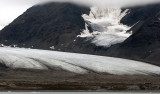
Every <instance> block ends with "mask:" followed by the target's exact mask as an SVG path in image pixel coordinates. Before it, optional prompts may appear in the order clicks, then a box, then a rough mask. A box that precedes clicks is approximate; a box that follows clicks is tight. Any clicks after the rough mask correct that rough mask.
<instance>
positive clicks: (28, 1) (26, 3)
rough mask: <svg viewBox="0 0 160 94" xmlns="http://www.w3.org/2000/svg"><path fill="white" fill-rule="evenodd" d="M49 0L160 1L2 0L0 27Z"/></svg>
mask: <svg viewBox="0 0 160 94" xmlns="http://www.w3.org/2000/svg"><path fill="white" fill-rule="evenodd" d="M48 1H58V2H64V1H67V2H75V3H78V4H82V5H89V6H91V5H98V6H135V5H143V4H150V3H156V2H160V0H0V27H4V26H6V25H8V24H9V23H11V22H12V21H13V20H14V19H15V18H17V17H18V16H19V15H21V14H23V12H25V11H26V10H27V9H28V8H29V7H31V6H33V5H35V4H39V3H44V2H48ZM0 29H1V28H0Z"/></svg>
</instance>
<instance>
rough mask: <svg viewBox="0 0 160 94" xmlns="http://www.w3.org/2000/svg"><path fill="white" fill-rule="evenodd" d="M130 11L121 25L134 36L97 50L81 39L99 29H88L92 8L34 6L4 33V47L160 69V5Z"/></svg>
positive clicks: (130, 9)
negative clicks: (114, 59) (109, 58)
mask: <svg viewBox="0 0 160 94" xmlns="http://www.w3.org/2000/svg"><path fill="white" fill-rule="evenodd" d="M126 9H129V11H127V14H126V15H125V16H124V17H123V18H122V19H121V20H120V23H121V24H123V25H126V26H129V27H131V28H130V30H128V31H127V32H130V31H132V32H133V34H132V35H131V36H130V37H129V38H127V39H126V40H125V41H124V42H122V43H118V44H115V45H112V46H110V47H104V46H96V45H95V44H94V43H92V38H88V37H87V38H86V37H85V38H81V37H77V35H80V34H81V32H82V31H83V30H84V29H86V27H87V28H88V29H87V30H89V33H92V32H93V30H95V28H92V27H91V26H89V25H88V26H86V24H88V23H90V22H89V21H88V22H86V21H85V19H84V18H83V16H82V15H83V14H87V15H89V13H90V8H87V7H81V6H77V5H74V4H70V3H49V4H45V5H37V6H33V7H32V8H30V9H28V10H27V11H26V12H25V13H24V14H22V15H21V16H19V17H18V18H17V19H16V20H14V21H13V22H12V23H11V24H9V25H8V26H6V27H5V28H4V29H3V30H1V32H0V36H1V37H0V43H2V44H5V45H14V44H17V45H18V46H19V47H29V48H30V47H32V48H36V49H48V50H51V49H54V50H60V51H68V52H78V53H86V54H98V55H107V56H114V57H122V58H128V59H134V60H141V61H145V62H148V63H151V64H155V65H159V66H160V63H159V62H160V59H159V57H160V4H155V5H146V6H139V7H131V8H123V9H122V12H123V11H125V10H126ZM93 16H94V15H93ZM121 24H120V25H121ZM91 25H93V24H91ZM94 25H95V24H94ZM100 30H101V29H100Z"/></svg>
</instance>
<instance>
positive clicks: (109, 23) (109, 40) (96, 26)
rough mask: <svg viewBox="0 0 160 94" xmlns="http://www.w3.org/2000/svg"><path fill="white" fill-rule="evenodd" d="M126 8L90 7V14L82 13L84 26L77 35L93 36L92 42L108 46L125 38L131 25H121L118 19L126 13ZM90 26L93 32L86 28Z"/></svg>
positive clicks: (128, 34) (82, 36)
mask: <svg viewBox="0 0 160 94" xmlns="http://www.w3.org/2000/svg"><path fill="white" fill-rule="evenodd" d="M127 11H128V10H127V9H126V10H125V11H123V12H122V10H121V8H118V7H117V8H98V7H92V8H91V11H90V14H89V15H86V14H83V15H82V17H83V18H84V20H85V21H86V24H87V25H86V27H85V30H83V32H82V33H81V34H80V35H78V37H81V38H84V37H93V38H92V39H93V41H92V43H94V44H96V45H97V46H105V47H110V46H111V45H114V44H117V43H121V42H123V41H124V40H126V39H127V38H128V37H129V36H130V35H131V33H126V31H127V30H129V29H130V28H131V27H129V26H126V25H123V24H122V23H120V20H121V19H122V18H123V17H124V16H125V15H126V14H127ZM88 26H90V27H91V28H92V30H93V32H90V31H89V30H88Z"/></svg>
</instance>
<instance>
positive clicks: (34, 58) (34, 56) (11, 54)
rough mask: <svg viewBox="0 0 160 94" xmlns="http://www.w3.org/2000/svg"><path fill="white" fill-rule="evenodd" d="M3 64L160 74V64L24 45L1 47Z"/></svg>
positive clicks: (72, 70) (18, 66)
mask: <svg viewBox="0 0 160 94" xmlns="http://www.w3.org/2000/svg"><path fill="white" fill-rule="evenodd" d="M0 63H3V64H5V65H6V66H8V67H10V68H27V69H54V68H57V67H58V68H62V69H64V70H67V71H70V72H75V73H82V74H83V73H88V72H99V73H100V72H106V73H110V74H116V75H134V74H136V75H139V74H140V75H152V74H156V75H160V67H158V66H154V65H150V64H147V63H143V62H138V61H132V60H127V59H120V58H112V57H104V56H95V55H86V54H76V53H66V52H56V51H47V50H36V49H23V48H6V47H4V48H3V47H1V48H0Z"/></svg>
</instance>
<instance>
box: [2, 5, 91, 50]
mask: <svg viewBox="0 0 160 94" xmlns="http://www.w3.org/2000/svg"><path fill="white" fill-rule="evenodd" d="M89 11H90V9H88V8H85V7H80V6H77V5H74V4H70V3H48V4H44V5H36V6H33V7H31V8H30V9H28V10H27V11H26V12H24V14H22V15H21V16H19V17H18V18H17V19H15V20H14V21H13V22H12V23H11V24H9V25H8V26H6V27H5V28H4V29H3V30H2V31H1V32H0V35H1V36H2V37H1V38H0V40H1V43H3V44H5V45H18V46H19V47H21V46H25V47H34V48H41V49H50V47H52V46H53V45H56V46H57V48H59V46H61V45H62V44H63V45H66V46H67V45H69V44H70V43H71V42H72V41H73V40H74V39H75V37H76V36H77V35H78V34H79V33H80V32H81V29H84V28H85V26H84V24H85V22H84V20H83V18H82V17H81V15H82V14H88V13H89Z"/></svg>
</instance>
